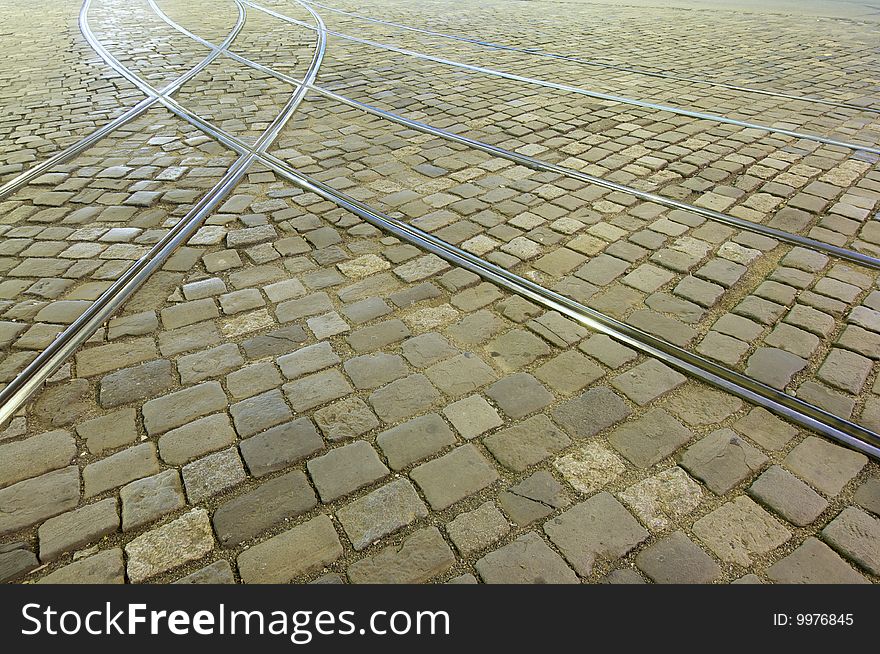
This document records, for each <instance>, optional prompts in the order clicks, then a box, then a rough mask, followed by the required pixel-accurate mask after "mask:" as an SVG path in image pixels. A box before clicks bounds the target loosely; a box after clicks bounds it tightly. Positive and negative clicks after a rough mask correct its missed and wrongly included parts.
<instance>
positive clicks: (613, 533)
mask: <svg viewBox="0 0 880 654" xmlns="http://www.w3.org/2000/svg"><path fill="white" fill-rule="evenodd" d="M544 531H545V532H546V533H547V535H548V536H549V537H550V540H551V541H553V543H554V544H555V545H556V546H557V547H558V548H559V549H560V550H561V551H562V554H563V555H564V556H565V558H566V559H567V560H568V562H569V563H570V564H571V565H572V567H573V568H574V569H575V571H576V572H577V573H578V574H580V575H581V576H584V577H586V576H589V575H590V573H591V572H592V570H593V566H594V565H595V563H596V561H597V559H612V560H613V559H616V558H619V557H622V556H625V555H626V554H627V553H628V552H630V551H631V550H632V549H633V548H634V547H636V546H637V545H638V544H639V543H641V542H642V541H644V540H645V539H646V538H647V537H648V532H647V531H645V529H644V528H643V527H642V526H641V525H640V524H639V523H638V522H637V521H636V519H635V518H633V517H632V515H630V513H629V512H628V511H627V510H626V509H625V508H624V507H623V505H621V504H620V502H618V501H617V500H615V499H614V498H613V497H612V496H611V495H610V494H608V493H606V492H601V493H598V494H596V495H593V496H592V497H591V498H590V499H588V500H586V501H585V502H581V503H580V504H576V505H574V506H573V507H571V508H570V509H568V510H566V511H565V512H564V513H562V514H561V515H560V516H558V517H556V518H553V519H551V520H549V521H548V522H546V523H545V524H544Z"/></svg>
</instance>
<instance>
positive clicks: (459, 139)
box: [149, 0, 880, 270]
mask: <svg viewBox="0 0 880 654" xmlns="http://www.w3.org/2000/svg"><path fill="white" fill-rule="evenodd" d="M149 2H150V4H151V5H152V6H153V7H154V9H155V10H156V12H157V14H158V15H159V17H160V18H161V19H162V20H164V21H165V22H166V23H168V25H170V26H171V27H173V28H175V29H177V30H179V31H180V32H181V33H183V34H186V35H187V36H189V37H190V38H192V39H195V40H196V41H198V42H199V43H201V44H202V45H205V46H206V47H209V48H216V47H217V46H216V45H214V44H213V43H211V42H210V41H208V40H206V39H203V38H202V37H200V36H198V35H197V34H194V33H192V32H190V31H189V30H186V29H185V28H183V27H182V26H180V25H178V24H177V23H176V22H174V21H173V20H172V19H171V18H170V17H169V16H168V15H167V14H165V13H164V12H163V11H162V10H161V9H160V8H158V6H157V5H156V3H155V1H154V0H149ZM224 54H225V55H226V56H227V57H230V58H231V59H234V60H235V61H238V62H239V63H242V64H244V65H246V66H250V67H251V68H254V69H256V70H259V71H261V72H264V73H266V74H267V75H272V76H274V77H275V78H276V79H279V80H281V81H283V82H286V83H288V84H290V85H292V86H295V87H297V88H301V87H302V86H304V84H303V82H302V81H301V80H297V79H295V78H293V77H291V76H290V75H287V74H285V73H282V72H279V71H276V70H274V69H272V68H270V67H269V66H265V65H263V64H260V63H257V62H255V61H252V60H251V59H248V58H247V57H244V56H241V55H239V54H237V53H235V52H234V51H233V50H231V49H230V50H227V51H226V52H225V53H224ZM305 86H306V88H308V89H309V90H310V91H314V92H315V93H318V94H320V95H323V96H324V97H326V98H328V99H331V100H334V101H336V102H339V103H341V104H345V105H347V106H350V107H352V108H355V109H359V110H361V111H364V112H366V113H368V114H371V115H374V116H377V117H379V118H383V119H386V120H388V121H391V122H394V123H396V124H398V125H402V126H404V127H408V128H410V129H414V130H416V131H419V132H422V133H423V134H430V135H432V136H436V137H438V138H442V139H445V140H448V141H452V142H455V143H460V144H462V145H465V146H467V147H470V148H473V149H476V150H481V151H483V152H486V153H487V154H490V155H492V156H496V157H499V158H502V159H506V160H508V161H514V162H516V163H519V164H521V165H523V166H526V167H528V168H531V169H533V170H540V171H544V172H552V173H556V174H559V175H562V176H565V177H568V178H571V179H576V180H579V181H582V182H585V183H588V184H593V185H595V186H601V187H603V188H607V189H610V190H612V191H618V192H621V193H626V194H627V195H632V196H634V197H637V198H640V199H642V200H646V201H649V202H653V203H655V204H660V205H662V206H666V207H670V208H673V209H680V210H682V211H687V212H690V213H694V214H698V215H700V216H703V217H704V218H708V219H709V220H712V221H715V222H719V223H722V224H725V225H731V226H733V227H737V228H739V229H745V230H747V231H751V232H754V233H756V234H761V235H763V236H767V237H769V238H773V239H777V240H779V241H783V242H785V243H789V244H791V245H794V246H799V247H804V248H808V249H811V250H815V251H817V252H822V253H825V254H828V255H830V256H833V257H836V258H838V259H842V260H845V261H849V262H851V263H855V264H857V265H861V266H864V267H866V268H871V269H873V270H880V258H877V257H873V256H870V255H867V254H864V253H862V252H857V251H855V250H851V249H848V248H843V247H839V246H836V245H832V244H830V243H824V242H822V241H818V240H816V239H813V238H810V237H808V236H801V235H799V234H792V233H791V232H786V231H784V230H781V229H776V228H774V227H769V226H767V225H762V224H761V223H756V222H753V221H750V220H746V219H745V218H739V217H737V216H733V215H730V214H725V213H721V212H719V211H714V210H712V209H707V208H704V207H700V206H697V205H693V204H689V203H686V202H681V201H679V200H675V199H672V198H668V197H665V196H662V195H658V194H656V193H650V192H648V191H641V190H639V189H637V188H634V187H632V186H626V185H625V184H619V183H617V182H612V181H609V180H606V179H604V178H602V177H597V176H595V175H590V174H588V173H583V172H581V171H577V170H573V169H571V168H566V167H564V166H560V165H558V164H553V163H549V162H546V161H543V160H540V159H536V158H534V157H530V156H528V155H524V154H519V153H517V152H513V151H510V150H506V149H504V148H501V147H498V146H496V145H491V144H489V143H484V142H482V141H478V140H476V139H472V138H469V137H467V136H462V135H460V134H457V133H455V132H451V131H448V130H444V129H441V128H439V127H434V126H432V125H428V124H426V123H422V122H419V121H416V120H413V119H410V118H406V117H404V116H400V115H399V114H395V113H392V112H389V111H386V110H384V109H380V108H378V107H374V106H372V105H369V104H366V103H363V102H360V101H358V100H353V99H351V98H348V97H345V96H342V95H338V94H336V93H334V92H333V91H330V90H327V89H325V88H323V87H320V86H317V85H315V84H308V85H305Z"/></svg>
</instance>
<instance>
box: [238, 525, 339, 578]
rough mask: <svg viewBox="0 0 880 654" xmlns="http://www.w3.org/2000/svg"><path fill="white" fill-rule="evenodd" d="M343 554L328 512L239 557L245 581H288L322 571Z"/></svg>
mask: <svg viewBox="0 0 880 654" xmlns="http://www.w3.org/2000/svg"><path fill="white" fill-rule="evenodd" d="M341 555H342V545H341V544H340V542H339V537H338V536H337V535H336V530H335V529H334V528H333V523H332V522H331V521H330V518H328V517H327V516H326V515H319V516H318V517H316V518H312V519H311V520H309V521H308V522H304V523H303V524H301V525H298V526H296V527H294V528H293V529H290V530H288V531H285V532H282V533H281V534H278V535H277V536H273V537H272V538H270V539H269V540H266V541H263V542H262V543H259V544H257V545H254V546H252V547H249V548H248V549H246V550H245V551H244V552H242V553H241V554H239V556H238V570H239V572H240V573H241V578H242V580H243V581H244V582H245V583H264V584H265V583H276V584H280V583H287V582H289V581H292V580H293V579H295V578H296V577H298V576H299V575H303V574H307V573H309V572H313V571H316V570H320V569H321V568H323V567H324V566H325V565H327V564H329V563H333V561H335V560H336V559H337V558H339V557H340V556H341Z"/></svg>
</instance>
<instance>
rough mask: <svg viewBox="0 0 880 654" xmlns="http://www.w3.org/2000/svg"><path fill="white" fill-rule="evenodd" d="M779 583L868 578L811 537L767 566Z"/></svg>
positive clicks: (861, 581)
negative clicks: (782, 557)
mask: <svg viewBox="0 0 880 654" xmlns="http://www.w3.org/2000/svg"><path fill="white" fill-rule="evenodd" d="M767 576H768V577H770V579H771V580H772V581H774V582H775V583H777V584H866V583H868V580H867V579H865V578H864V577H863V576H861V575H860V574H858V573H857V572H856V571H855V570H853V569H852V568H851V567H849V566H848V565H847V564H846V563H845V562H844V561H843V559H841V558H840V557H839V556H837V554H835V553H834V551H833V550H832V549H831V548H830V547H828V546H827V545H825V543H823V542H822V541H820V540H817V539H816V538H812V537H810V538H808V539H807V540H805V541H804V542H803V544H802V545H800V547H798V548H797V549H796V550H795V551H794V552H792V553H791V554H789V555H788V556H786V557H785V558H784V559H781V560H779V561H777V562H776V563H774V564H773V565H772V566H770V567H769V568H768V569H767Z"/></svg>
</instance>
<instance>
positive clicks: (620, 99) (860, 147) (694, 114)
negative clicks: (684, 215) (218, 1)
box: [243, 0, 880, 154]
mask: <svg viewBox="0 0 880 654" xmlns="http://www.w3.org/2000/svg"><path fill="white" fill-rule="evenodd" d="M243 2H244V3H245V4H246V5H247V6H249V7H253V8H254V9H257V10H258V11H262V12H263V13H266V14H268V15H270V16H274V17H276V18H278V19H279V20H283V21H285V22H288V23H291V24H294V25H299V26H301V27H307V28H308V29H314V27H312V26H310V25H308V23H304V22H303V21H301V20H297V19H296V18H291V17H290V16H286V15H285V14H282V13H279V12H277V11H275V10H273V9H269V8H268V7H263V6H262V5H260V4H257V3H256V2H253V1H252V0H243ZM327 33H328V34H329V35H331V36H335V37H338V38H341V39H345V40H347V41H352V42H354V43H361V44H363V45H368V46H370V47H373V48H379V49H381V50H387V51H389V52H396V53H398V54H402V55H406V56H408V57H414V58H416V59H422V60H425V61H432V62H434V63H438V64H442V65H444V66H452V67H454V68H460V69H462V70H469V71H472V72H476V73H481V74H485V75H491V76H494V77H500V78H502V79H507V80H511V81H514V82H522V83H525V84H532V85H537V86H542V87H545V88H549V89H554V90H557V91H565V92H567V93H575V94H578V95H583V96H587V97H590V98H595V99H598V100H605V101H608V102H614V103H620V104H626V105H632V106H636V107H641V108H643V109H651V110H655V111H663V112H667V113H672V114H677V115H680V116H688V117H690V118H697V119H699V120H706V121H711V122H715V123H721V124H725V125H735V126H737V127H743V128H746V129H756V130H761V131H764V132H768V133H772V134H783V135H785V136H790V137H792V138H796V139H801V140H805V141H814V142H816V143H824V144H825V145H832V146H836V147H841V148H846V149H849V150H854V151H862V152H870V153H873V154H880V148H878V147H876V146H872V145H864V144H860V143H850V142H847V141H840V140H837V139H834V138H830V137H827V136H821V135H818V134H809V133H804V132H797V131H793V130H788V129H783V128H780V127H771V126H769V125H761V124H758V123H751V122H748V121H744V120H738V119H736V118H728V117H726V116H719V115H716V114H708V113H703V112H699V111H691V110H689V109H682V108H680V107H673V106H670V105H663V104H657V103H654V102H647V101H645V100H637V99H634V98H627V97H624V96H620V95H613V94H610V93H600V92H598V91H590V90H588V89H583V88H579V87H577V86H571V85H569V84H559V83H557V82H550V81H548V80H544V79H538V78H534V77H524V76H522V75H516V74H513V73H507V72H504V71H500V70H495V69H492V68H486V67H484V66H475V65H471V64H466V63H464V62H461V61H455V60H452V59H445V58H443V57H436V56H434V55H429V54H426V53H424V52H416V51H414V50H407V49H405V48H399V47H397V46H393V45H389V44H387V43H378V42H376V41H370V40H369V39H362V38H360V37H357V36H352V35H350V34H345V33H342V32H336V31H334V30H327Z"/></svg>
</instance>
